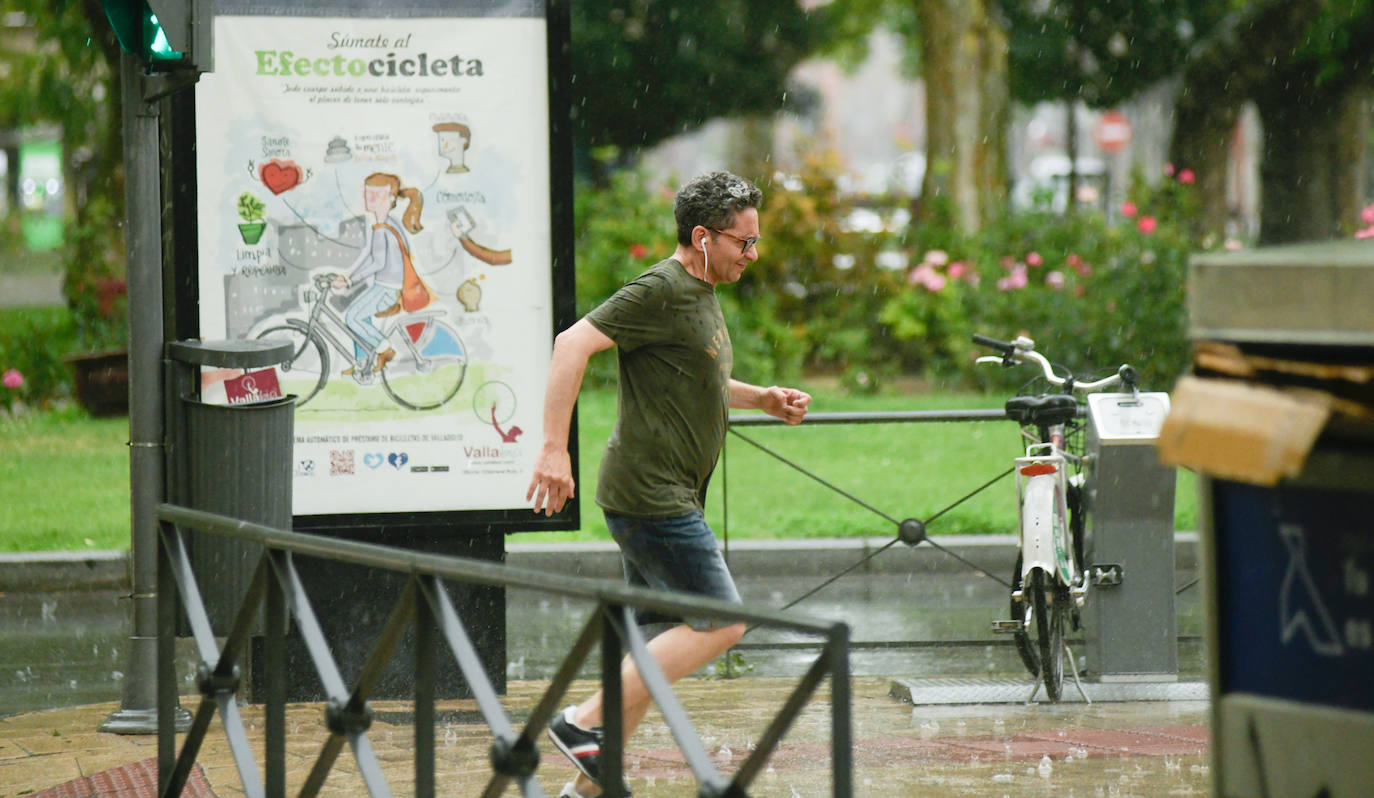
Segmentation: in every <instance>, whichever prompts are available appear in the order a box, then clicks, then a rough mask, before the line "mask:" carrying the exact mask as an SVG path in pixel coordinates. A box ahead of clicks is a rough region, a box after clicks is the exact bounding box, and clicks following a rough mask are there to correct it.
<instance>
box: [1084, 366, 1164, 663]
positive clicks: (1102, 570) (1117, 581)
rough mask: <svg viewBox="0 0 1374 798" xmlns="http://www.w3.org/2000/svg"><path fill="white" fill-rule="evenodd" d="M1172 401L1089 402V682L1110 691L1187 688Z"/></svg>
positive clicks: (1100, 396) (1145, 397)
mask: <svg viewBox="0 0 1374 798" xmlns="http://www.w3.org/2000/svg"><path fill="white" fill-rule="evenodd" d="M1168 412H1169V395H1168V394H1166V393H1139V394H1129V393H1097V394H1090V395H1089V396H1088V424H1087V432H1086V435H1087V438H1086V444H1085V446H1084V452H1085V454H1086V459H1087V464H1088V469H1089V472H1090V473H1089V479H1088V482H1087V487H1088V492H1087V495H1086V496H1085V505H1086V507H1087V509H1088V519H1089V521H1088V523H1089V524H1090V529H1089V530H1088V540H1089V541H1090V543H1089V544H1088V545H1087V546H1085V551H1084V556H1085V558H1086V560H1087V562H1086V563H1085V567H1086V569H1087V572H1088V574H1087V576H1088V579H1089V580H1091V581H1092V582H1093V584H1092V585H1091V587H1090V591H1089V595H1088V601H1087V606H1086V607H1084V613H1083V614H1084V619H1083V620H1084V642H1085V649H1086V652H1087V668H1088V671H1089V673H1091V674H1092V675H1093V677H1094V678H1096V679H1097V680H1098V681H1102V682H1172V681H1177V680H1178V623H1177V618H1176V614H1175V611H1174V486H1175V483H1176V479H1177V475H1176V473H1175V469H1174V468H1173V467H1171V466H1164V465H1160V463H1159V456H1158V453H1157V451H1156V446H1155V444H1156V442H1157V441H1158V439H1159V428H1160V425H1161V424H1163V422H1164V417H1165V416H1166V415H1168Z"/></svg>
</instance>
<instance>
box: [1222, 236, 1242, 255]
mask: <svg viewBox="0 0 1374 798" xmlns="http://www.w3.org/2000/svg"><path fill="white" fill-rule="evenodd" d="M1222 246H1223V247H1225V248H1226V250H1227V251H1228V252H1235V251H1237V250H1240V249H1244V248H1245V245H1244V244H1242V243H1240V241H1239V240H1237V239H1234V238H1228V239H1226V243H1225V244H1222Z"/></svg>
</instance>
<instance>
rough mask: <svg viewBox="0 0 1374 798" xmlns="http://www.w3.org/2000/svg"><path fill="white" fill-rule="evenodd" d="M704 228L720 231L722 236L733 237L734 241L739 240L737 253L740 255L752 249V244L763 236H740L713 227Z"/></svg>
mask: <svg viewBox="0 0 1374 798" xmlns="http://www.w3.org/2000/svg"><path fill="white" fill-rule="evenodd" d="M706 229H707V230H710V231H711V232H713V233H720V234H721V235H723V236H726V237H728V238H733V239H735V240H736V241H738V242H739V254H741V255H743V254H744V253H746V252H748V251H749V250H750V249H752V248H753V246H754V245H755V244H757V243H759V239H760V238H762V237H763V236H749V237H748V238H740V237H739V236H737V235H735V234H734V233H727V232H725V231H724V230H717V229H716V228H714V227H708V228H706Z"/></svg>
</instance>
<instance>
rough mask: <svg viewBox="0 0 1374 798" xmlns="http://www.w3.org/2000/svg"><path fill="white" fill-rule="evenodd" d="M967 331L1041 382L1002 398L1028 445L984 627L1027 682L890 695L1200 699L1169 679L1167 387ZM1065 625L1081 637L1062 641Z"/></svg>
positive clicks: (1171, 594)
mask: <svg viewBox="0 0 1374 798" xmlns="http://www.w3.org/2000/svg"><path fill="white" fill-rule="evenodd" d="M973 340H974V343H976V344H979V345H980V346H984V347H987V348H989V349H992V350H995V351H997V352H999V354H998V355H996V356H984V357H980V358H978V361H977V362H978V363H985V364H990V365H999V366H1001V367H1002V368H1008V367H1013V366H1020V365H1027V364H1032V365H1037V366H1038V367H1039V368H1040V370H1041V372H1042V378H1043V380H1044V381H1045V382H1046V383H1047V384H1048V385H1049V386H1050V390H1049V392H1047V393H1042V394H1039V395H1018V396H1013V397H1012V398H1010V399H1009V400H1008V401H1007V403H1006V406H1005V413H1006V416H1005V417H1006V418H1007V419H1010V420H1013V421H1016V422H1017V423H1018V424H1019V425H1020V426H1021V433H1022V438H1023V443H1029V445H1028V446H1026V449H1025V456H1023V457H1017V458H1015V465H1014V468H1013V469H1012V472H1014V473H1015V475H1016V496H1017V499H1018V530H1017V537H1018V548H1017V557H1016V564H1015V565H1014V566H1013V568H1012V578H1011V581H1010V583H1004V584H1008V586H1009V587H1010V591H1011V601H1010V611H1011V612H1010V614H1011V618H1010V619H1005V620H1003V619H996V620H994V621H993V622H992V631H993V632H995V633H998V634H1007V635H1011V636H1012V637H1013V642H1014V644H1015V647H1016V651H1017V654H1018V656H1019V658H1020V660H1021V662H1022V664H1024V665H1025V667H1026V669H1027V671H1028V672H1029V674H1030V676H1031V678H1030V680H1029V681H1026V680H1017V679H975V678H935V679H903V680H898V681H897V682H895V683H894V691H893V694H894V695H896V696H897V697H900V698H903V699H906V700H909V701H910V702H911V703H913V704H1007V703H1027V704H1029V703H1033V702H1035V701H1036V700H1037V696H1043V698H1044V700H1047V701H1049V702H1060V701H1064V702H1070V703H1073V702H1082V703H1088V704H1091V703H1093V702H1095V701H1196V700H1205V699H1206V698H1207V685H1206V684H1205V683H1203V682H1200V681H1180V680H1179V667H1178V631H1177V630H1178V622H1177V617H1176V608H1175V600H1174V598H1175V595H1176V589H1175V585H1174V579H1175V572H1176V568H1177V562H1176V555H1175V540H1174V538H1175V531H1174V498H1175V486H1176V479H1177V473H1176V470H1175V468H1174V467H1172V466H1169V465H1164V464H1162V463H1161V462H1160V459H1159V455H1158V449H1157V442H1158V439H1159V434H1160V430H1161V428H1162V425H1163V423H1164V421H1165V419H1166V417H1167V416H1168V413H1169V409H1170V398H1169V394H1167V393H1163V392H1142V391H1140V390H1139V388H1138V387H1137V385H1136V380H1137V373H1136V371H1135V369H1134V368H1132V367H1130V366H1129V365H1122V366H1120V367H1119V368H1117V370H1116V373H1115V374H1113V375H1111V376H1107V377H1101V378H1098V379H1095V380H1086V381H1085V380H1080V379H1079V378H1078V377H1077V376H1076V375H1072V374H1068V373H1067V372H1065V371H1064V370H1063V369H1062V367H1061V368H1058V369H1057V368H1056V367H1055V366H1053V365H1052V364H1051V362H1050V361H1049V360H1048V358H1046V356H1045V355H1044V354H1043V353H1041V352H1038V351H1036V348H1035V342H1034V341H1032V340H1030V339H1029V338H1026V337H1024V336H1021V337H1018V338H1016V339H1015V340H1013V341H1000V340H997V339H993V338H988V337H986V336H983V335H974V336H973ZM1075 392H1077V393H1078V395H1075ZM999 581H1000V580H999ZM1071 624H1072V629H1074V630H1081V632H1082V634H1081V637H1076V638H1075V639H1073V640H1072V641H1071V640H1070V639H1069V637H1068V634H1067V632H1068V631H1069V630H1070V625H1071ZM1071 642H1072V643H1073V644H1074V646H1076V647H1078V648H1079V650H1080V651H1081V652H1082V655H1083V656H1082V658H1081V659H1080V658H1079V657H1076V656H1075V655H1074V650H1073V648H1072V647H1071V646H1070V643H1071Z"/></svg>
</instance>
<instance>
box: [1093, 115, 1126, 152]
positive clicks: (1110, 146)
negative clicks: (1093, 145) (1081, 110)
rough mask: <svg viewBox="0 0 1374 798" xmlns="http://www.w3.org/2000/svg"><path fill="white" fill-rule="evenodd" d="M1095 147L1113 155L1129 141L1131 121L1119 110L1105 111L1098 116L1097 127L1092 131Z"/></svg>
mask: <svg viewBox="0 0 1374 798" xmlns="http://www.w3.org/2000/svg"><path fill="white" fill-rule="evenodd" d="M1093 140H1094V141H1096V142H1097V148H1098V149H1099V150H1101V151H1103V152H1105V153H1107V154H1108V155H1115V154H1117V153H1118V152H1121V151H1122V150H1123V149H1125V148H1126V145H1127V144H1129V143H1130V142H1131V122H1130V120H1129V119H1127V118H1126V115H1125V114H1123V113H1121V112H1120V111H1115V110H1112V111H1107V112H1105V113H1103V114H1102V116H1100V117H1098V120H1097V128H1096V129H1095V130H1094V131H1093Z"/></svg>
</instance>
